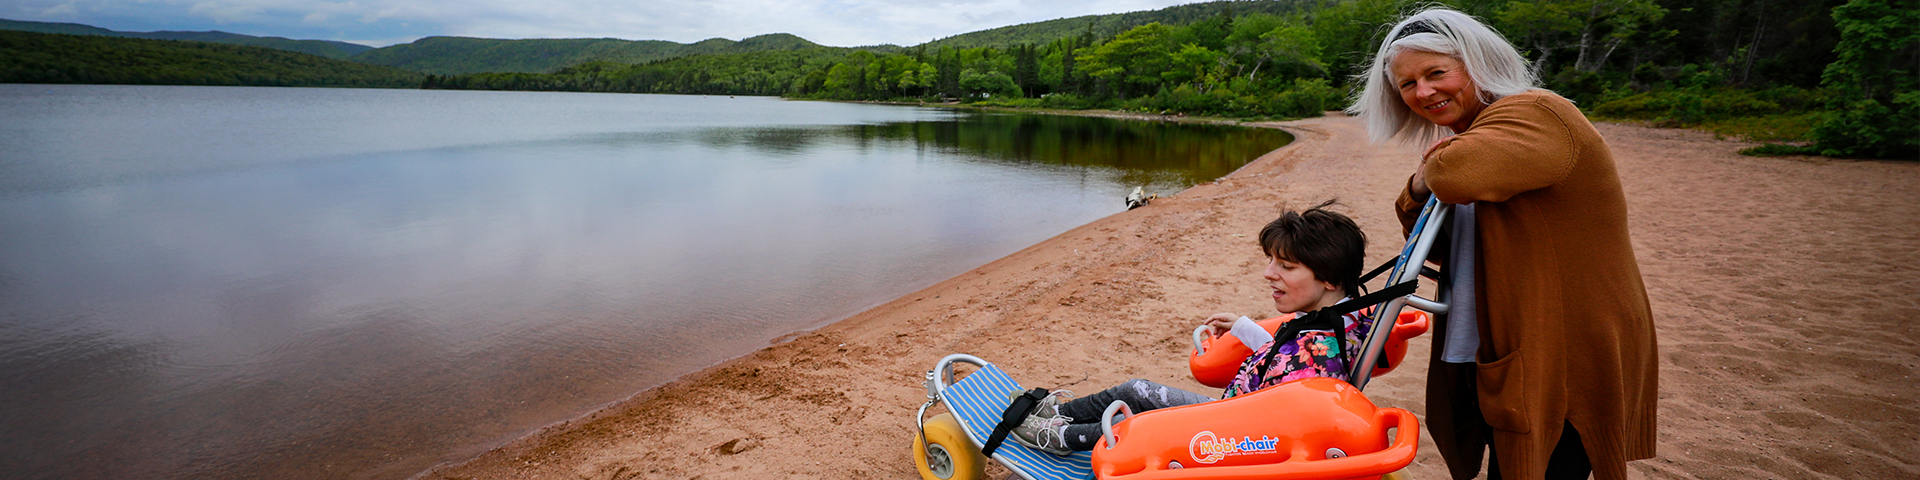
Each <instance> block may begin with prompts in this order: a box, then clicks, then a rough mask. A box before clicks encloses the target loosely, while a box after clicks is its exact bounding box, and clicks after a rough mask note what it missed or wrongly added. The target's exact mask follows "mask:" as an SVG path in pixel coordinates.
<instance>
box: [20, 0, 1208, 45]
mask: <svg viewBox="0 0 1920 480" xmlns="http://www.w3.org/2000/svg"><path fill="white" fill-rule="evenodd" d="M1196 1H1200V0H1100V1H1094V0H926V1H921V0H0V18H6V19H11V20H30V21H37V22H70V23H81V24H87V25H93V26H96V27H102V28H107V29H112V30H120V31H131V32H146V31H154V30H189V31H201V30H222V31H227V32H233V33H241V34H247V35H257V36H278V37H289V38H300V39H323V40H342V41H349V42H355V43H362V44H367V45H372V46H376V47H379V46H387V45H392V44H396V43H406V42H410V41H413V40H416V39H419V38H420V37H426V36H432V35H458V36H468V37H486V38H599V37H612V38H623V39H628V40H671V41H675V42H682V43H691V42H696V41H700V40H704V39H708V38H713V37H721V38H728V39H733V40H739V39H742V38H746V37H751V36H755V35H761V34H767V33H791V34H794V35H799V36H801V37H804V38H806V39H808V40H812V41H814V42H816V43H820V44H824V45H831V46H842V47H847V46H860V45H875V44H883V43H891V44H896V45H917V44H920V43H926V42H928V41H932V40H935V39H939V38H942V37H947V36H952V35H957V34H961V33H967V32H971V31H976V30H985V29H989V28H994V27H1003V26H1007V25H1017V24H1021V23H1030V22H1038V21H1044V20H1052V19H1056V18H1066V17H1077V16H1081V15H1093V14H1104V13H1119V12H1131V11H1139V10H1155V9H1159V8H1163V7H1168V6H1173V5H1179V4H1185V3H1194V2H1196Z"/></svg>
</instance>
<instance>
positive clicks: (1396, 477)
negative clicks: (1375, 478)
mask: <svg viewBox="0 0 1920 480" xmlns="http://www.w3.org/2000/svg"><path fill="white" fill-rule="evenodd" d="M1380 480H1407V471H1406V470H1401V471H1398V472H1393V473H1389V474H1386V475H1381V476H1380Z"/></svg>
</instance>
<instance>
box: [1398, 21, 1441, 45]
mask: <svg viewBox="0 0 1920 480" xmlns="http://www.w3.org/2000/svg"><path fill="white" fill-rule="evenodd" d="M1416 33H1432V34H1439V33H1440V31H1439V30H1434V29H1433V26H1432V25H1428V24H1427V21H1426V20H1414V21H1413V23H1408V24H1406V26H1403V27H1400V33H1399V34H1397V35H1394V36H1393V41H1396V42H1398V41H1400V39H1402V38H1407V36H1408V35H1413V34H1416Z"/></svg>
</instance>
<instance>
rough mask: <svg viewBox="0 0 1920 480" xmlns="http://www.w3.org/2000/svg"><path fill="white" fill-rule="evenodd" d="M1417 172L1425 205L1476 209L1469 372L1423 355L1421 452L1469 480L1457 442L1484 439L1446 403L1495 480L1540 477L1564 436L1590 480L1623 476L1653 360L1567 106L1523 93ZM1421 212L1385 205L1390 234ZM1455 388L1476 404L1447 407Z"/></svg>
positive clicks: (1616, 217) (1640, 442) (1468, 430)
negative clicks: (1488, 449)
mask: <svg viewBox="0 0 1920 480" xmlns="http://www.w3.org/2000/svg"><path fill="white" fill-rule="evenodd" d="M1427 162H1428V163H1430V165H1428V166H1427V167H1426V168H1427V170H1426V173H1427V177H1426V178H1427V180H1426V181H1427V185H1428V186H1429V187H1431V189H1432V190H1433V194H1434V195H1438V196H1439V197H1440V201H1443V202H1447V203H1455V204H1459V203H1465V202H1477V203H1476V207H1475V216H1476V217H1477V222H1476V223H1477V225H1478V227H1479V242H1478V247H1479V252H1477V258H1478V260H1479V268H1478V269H1477V271H1478V276H1477V277H1476V278H1477V279H1478V280H1477V282H1476V286H1477V287H1478V291H1477V292H1476V295H1475V296H1476V297H1477V298H1478V299H1479V303H1478V309H1477V310H1478V312H1479V318H1478V320H1479V324H1480V353H1479V357H1480V363H1479V364H1478V365H1477V369H1473V370H1464V371H1463V370H1459V367H1461V366H1455V367H1453V368H1451V369H1450V368H1448V367H1447V366H1446V365H1445V364H1441V363H1440V362H1439V361H1438V354H1437V353H1436V355H1435V357H1434V358H1435V360H1434V361H1433V363H1434V364H1433V365H1432V367H1433V371H1434V372H1435V375H1432V376H1430V377H1429V378H1428V382H1429V385H1428V392H1429V395H1428V401H1429V405H1428V416H1429V417H1430V420H1429V427H1430V430H1434V431H1433V433H1434V435H1433V436H1434V437H1435V438H1434V441H1435V443H1436V446H1438V447H1440V449H1441V451H1442V453H1443V454H1445V456H1446V457H1447V459H1448V461H1449V463H1450V464H1454V465H1455V466H1461V467H1464V466H1467V465H1465V463H1467V462H1471V464H1472V465H1471V468H1472V470H1471V471H1469V472H1468V476H1471V472H1473V471H1478V469H1479V461H1480V456H1479V452H1480V450H1481V448H1482V445H1483V444H1480V443H1476V442H1473V441H1468V439H1475V438H1484V437H1479V436H1478V435H1476V433H1477V431H1478V430H1479V429H1481V428H1484V427H1481V426H1480V424H1479V421H1478V419H1471V418H1466V417H1471V416H1473V415H1471V413H1472V412H1471V411H1470V410H1468V411H1465V412H1463V411H1462V410H1461V409H1462V408H1471V406H1470V405H1463V404H1461V403H1464V402H1456V403H1448V400H1447V399H1448V398H1452V399H1455V400H1460V399H1463V398H1464V399H1465V400H1466V401H1467V402H1471V401H1473V399H1474V398H1475V397H1477V399H1478V403H1479V408H1478V410H1479V413H1481V414H1484V418H1485V425H1488V426H1491V427H1493V428H1492V430H1491V435H1488V436H1489V437H1491V438H1490V439H1491V441H1492V444H1493V446H1494V449H1495V451H1497V452H1498V453H1499V456H1498V460H1499V468H1500V471H1501V472H1502V473H1503V475H1502V476H1503V477H1504V478H1507V479H1530V478H1540V477H1541V476H1542V475H1544V474H1545V472H1546V464H1547V458H1548V456H1549V455H1550V454H1551V453H1552V452H1553V447H1554V445H1555V443H1556V442H1557V441H1558V440H1559V438H1560V434H1561V430H1562V426H1563V425H1565V424H1568V423H1570V424H1572V425H1573V427H1574V429H1575V430H1578V431H1579V432H1580V439H1581V443H1582V444H1583V445H1584V446H1585V447H1586V450H1587V456H1588V458H1589V459H1590V460H1592V462H1593V468H1594V478H1596V479H1599V480H1615V479H1624V478H1626V462H1628V461H1631V460H1639V459H1644V458H1651V457H1652V456H1653V452H1654V441H1655V438H1654V423H1655V404H1656V397H1657V391H1656V390H1657V388H1658V386H1659V379H1658V376H1657V375H1658V363H1659V356H1658V353H1657V351H1656V345H1655V344H1656V343H1657V342H1656V339H1655V337H1654V329H1653V317H1652V311H1651V310H1650V308H1649V307H1648V305H1647V292H1646V287H1645V285H1643V284H1642V282H1641V278H1640V266H1639V264H1638V263H1637V262H1636V261H1635V260H1634V255H1633V243H1632V241H1631V239H1630V238H1629V237H1628V234H1627V206H1626V198H1625V196H1624V195H1623V194H1622V193H1621V188H1620V177H1619V174H1618V173H1616V172H1615V170H1614V163H1613V154H1612V152H1611V151H1609V150H1608V149H1607V143H1606V141H1605V140H1604V139H1602V138H1600V133H1599V132H1598V131H1595V130H1594V128H1593V124H1592V123H1589V122H1588V121H1587V118H1586V117H1585V116H1584V115H1582V114H1581V113H1580V111H1579V110H1578V109H1576V108H1574V106H1573V103H1572V102H1569V101H1567V100H1566V99H1564V98H1561V97H1560V96H1558V95H1554V94H1553V93H1551V92H1546V91H1543V90H1535V91H1531V92H1527V93H1522V94H1518V95H1512V96H1508V97H1506V98H1502V99H1500V100H1498V101H1495V102H1494V103H1493V104H1492V105H1488V106H1487V107H1486V109H1484V110H1482V111H1481V112H1480V115H1479V116H1478V117H1476V118H1475V119H1474V121H1473V124H1472V125H1471V126H1469V127H1467V130H1466V131H1465V132H1461V133H1460V134H1459V135H1457V136H1454V137H1452V138H1451V139H1450V140H1449V141H1448V142H1447V143H1446V144H1444V145H1442V146H1440V147H1439V148H1437V149H1435V150H1434V151H1433V153H1432V154H1431V155H1429V156H1428V160H1427ZM1425 201H1426V199H1425V198H1424V197H1423V198H1414V197H1413V196H1412V194H1411V192H1410V191H1402V192H1401V194H1400V199H1399V201H1398V203H1397V205H1396V207H1397V208H1398V210H1399V213H1400V219H1401V223H1402V225H1403V226H1406V227H1407V228H1411V226H1412V223H1413V220H1414V218H1415V217H1416V216H1417V215H1419V211H1420V208H1421V206H1422V205H1423V204H1424V202H1425ZM1442 238H1445V237H1442ZM1435 338H1444V337H1439V336H1436V337H1435ZM1434 350H1435V351H1436V352H1438V351H1439V350H1440V348H1439V347H1438V346H1436V347H1435V349H1434ZM1448 372H1456V374H1455V375H1457V373H1466V375H1461V376H1458V377H1457V379H1455V378H1456V376H1455V375H1449V374H1448ZM1469 379H1470V381H1469ZM1459 388H1476V389H1477V392H1478V395H1477V396H1466V397H1460V396H1454V395H1449V393H1464V392H1454V391H1451V390H1455V389H1459ZM1436 393H1438V394H1439V395H1435V394H1436ZM1436 401H1437V402H1439V405H1435V404H1434V402H1436ZM1436 407H1438V408H1436ZM1449 412H1451V413H1449ZM1461 413H1464V414H1461ZM1435 417H1447V418H1435ZM1453 470H1454V472H1455V475H1456V477H1457V476H1458V475H1459V474H1460V473H1461V472H1462V471H1463V470H1462V469H1461V468H1454V469H1453Z"/></svg>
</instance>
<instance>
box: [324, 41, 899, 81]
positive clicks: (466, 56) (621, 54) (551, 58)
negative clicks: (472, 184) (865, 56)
mask: <svg viewBox="0 0 1920 480" xmlns="http://www.w3.org/2000/svg"><path fill="white" fill-rule="evenodd" d="M811 48H822V47H821V46H820V44H817V43H813V42H810V41H807V39H804V38H800V37H796V36H793V35H789V34H785V33H775V34H769V35H761V36H758V37H752V38H748V39H745V40H741V41H737V42H736V41H733V40H728V39H724V38H710V39H707V40H702V41H699V42H695V43H691V44H686V43H677V42H669V41H665V40H621V39H617V38H565V39H528V40H500V39H492V38H467V37H427V38H422V39H420V40H418V41H415V42H413V43H406V44H400V45H394V46H391V47H385V48H378V49H373V50H369V51H367V52H365V53H361V54H359V55H355V56H354V57H353V61H356V62H361V63H370V64H374V65H386V66H391V67H399V68H404V69H407V70H413V71H416V72H425V73H432V74H440V75H449V74H463V73H480V72H509V73H544V72H550V71H554V70H557V69H560V68H564V67H569V66H573V65H579V64H582V63H589V62H618V63H645V62H651V61H655V60H665V59H670V58H679V57H685V56H689V55H717V54H731V53H752V52H781V51H791V50H805V49H811ZM864 48H866V49H868V50H873V51H879V52H892V51H898V50H899V48H900V47H895V46H891V45H888V46H880V47H864Z"/></svg>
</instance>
